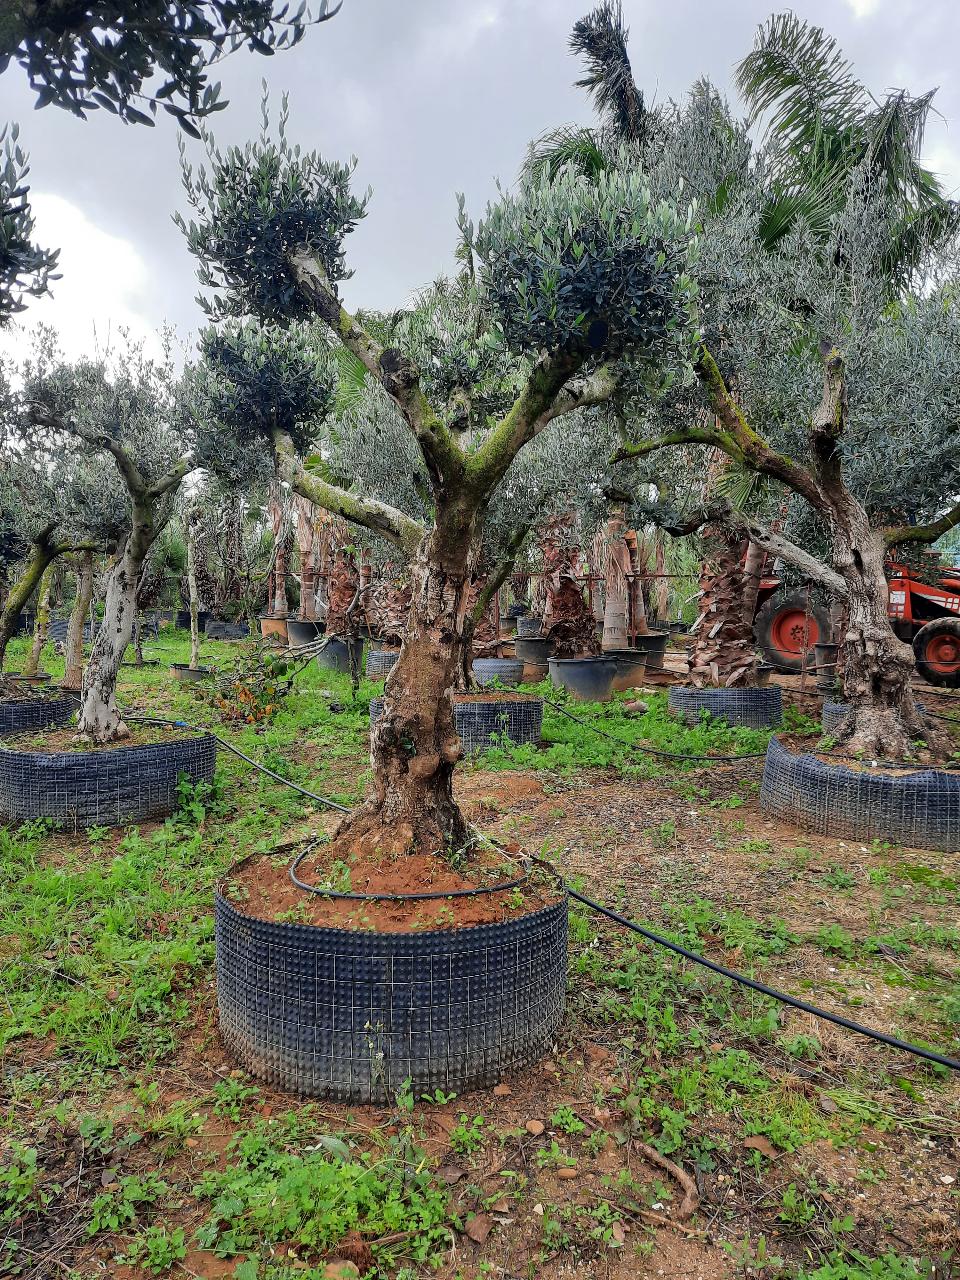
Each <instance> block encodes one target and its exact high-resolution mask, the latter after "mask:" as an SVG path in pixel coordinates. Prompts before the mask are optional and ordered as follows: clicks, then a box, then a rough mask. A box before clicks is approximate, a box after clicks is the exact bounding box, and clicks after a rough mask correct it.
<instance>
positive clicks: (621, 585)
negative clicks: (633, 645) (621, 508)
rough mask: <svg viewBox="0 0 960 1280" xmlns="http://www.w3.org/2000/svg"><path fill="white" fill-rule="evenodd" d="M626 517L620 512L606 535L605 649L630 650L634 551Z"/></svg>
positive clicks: (604, 545) (611, 518) (609, 521)
mask: <svg viewBox="0 0 960 1280" xmlns="http://www.w3.org/2000/svg"><path fill="white" fill-rule="evenodd" d="M625 535H626V525H625V523H624V519H623V513H622V512H617V513H615V514H614V515H612V516H611V517H610V519H609V520H608V521H607V524H606V528H605V529H604V533H603V548H604V565H603V584H604V591H603V640H602V647H603V648H604V649H626V648H627V647H628V644H629V637H628V635H627V629H628V625H629V620H630V615H631V613H632V612H633V610H632V609H631V607H630V591H631V584H632V579H631V576H630V575H631V572H632V565H631V559H630V548H629V546H628V545H627V542H626V539H625Z"/></svg>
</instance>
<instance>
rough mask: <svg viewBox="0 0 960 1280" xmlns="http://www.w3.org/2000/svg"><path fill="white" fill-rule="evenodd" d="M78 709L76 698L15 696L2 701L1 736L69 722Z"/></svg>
mask: <svg viewBox="0 0 960 1280" xmlns="http://www.w3.org/2000/svg"><path fill="white" fill-rule="evenodd" d="M76 709H77V700H76V698H13V699H11V700H10V701H9V702H0V738H5V737H7V736H8V735H9V734H11V733H29V732H30V731H31V730H33V729H52V728H55V727H57V726H59V725H64V724H69V723H70V717H71V716H72V715H73V713H74V712H75V711H76Z"/></svg>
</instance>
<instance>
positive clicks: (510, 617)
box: [500, 613, 517, 636]
mask: <svg viewBox="0 0 960 1280" xmlns="http://www.w3.org/2000/svg"><path fill="white" fill-rule="evenodd" d="M516 630H517V615H516V614H515V613H501V615H500V634H501V635H504V636H512V635H515V634H516Z"/></svg>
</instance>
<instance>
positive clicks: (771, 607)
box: [753, 592, 830, 672]
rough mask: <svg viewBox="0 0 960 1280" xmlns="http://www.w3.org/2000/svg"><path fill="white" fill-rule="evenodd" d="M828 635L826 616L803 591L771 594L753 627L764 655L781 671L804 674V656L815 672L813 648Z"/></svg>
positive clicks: (760, 609)
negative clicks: (808, 599) (791, 593)
mask: <svg viewBox="0 0 960 1280" xmlns="http://www.w3.org/2000/svg"><path fill="white" fill-rule="evenodd" d="M829 634H830V624H829V622H828V620H827V615H826V614H825V613H824V611H823V609H821V608H820V606H819V605H818V604H816V603H815V602H814V601H809V602H808V601H807V598H806V596H805V595H804V594H803V593H801V592H796V593H794V594H793V595H781V594H779V593H777V594H776V595H772V596H771V597H770V599H769V600H767V601H765V602H764V604H763V605H762V606H761V607H760V608H759V609H758V610H757V616H756V619H755V621H754V624H753V635H754V639H755V640H756V642H757V644H758V645H759V646H760V648H761V649H762V650H763V656H764V657H765V658H766V660H767V661H768V662H772V663H773V665H774V666H775V667H779V669H780V670H781V671H794V672H799V671H801V670H802V669H803V666H804V657H805V656H806V666H807V670H812V669H813V665H814V663H813V646H814V645H815V644H818V643H819V642H820V640H821V639H822V638H823V637H824V636H829ZM804 642H806V643H804Z"/></svg>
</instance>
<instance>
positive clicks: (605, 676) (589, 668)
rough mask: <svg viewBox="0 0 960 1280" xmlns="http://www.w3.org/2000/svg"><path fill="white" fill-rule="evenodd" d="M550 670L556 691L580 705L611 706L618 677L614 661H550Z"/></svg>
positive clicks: (603, 659) (561, 659) (567, 659)
mask: <svg viewBox="0 0 960 1280" xmlns="http://www.w3.org/2000/svg"><path fill="white" fill-rule="evenodd" d="M547 666H548V668H549V671H550V679H551V681H552V682H553V685H554V687H555V688H557V689H566V691H567V693H569V694H570V696H571V697H572V698H575V699H576V700H577V701H578V702H609V701H610V695H611V693H612V692H613V682H614V680H615V679H616V676H617V661H616V659H615V658H550V659H549V661H548V663H547Z"/></svg>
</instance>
